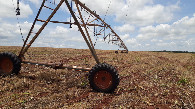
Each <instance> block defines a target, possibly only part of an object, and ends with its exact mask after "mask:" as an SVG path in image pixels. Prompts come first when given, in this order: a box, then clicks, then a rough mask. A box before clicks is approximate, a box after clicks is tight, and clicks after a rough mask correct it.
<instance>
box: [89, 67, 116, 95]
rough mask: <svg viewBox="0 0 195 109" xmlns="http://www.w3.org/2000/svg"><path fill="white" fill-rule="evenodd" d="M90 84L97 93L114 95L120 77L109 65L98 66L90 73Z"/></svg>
mask: <svg viewBox="0 0 195 109" xmlns="http://www.w3.org/2000/svg"><path fill="white" fill-rule="evenodd" d="M89 84H90V87H91V88H92V89H93V90H95V91H97V92H103V93H113V92H114V91H115V89H116V88H117V86H118V85H119V75H118V73H117V70H116V69H115V68H114V67H113V66H111V65H109V64H107V63H101V64H96V65H95V66H94V67H93V68H92V69H91V70H90V72H89Z"/></svg>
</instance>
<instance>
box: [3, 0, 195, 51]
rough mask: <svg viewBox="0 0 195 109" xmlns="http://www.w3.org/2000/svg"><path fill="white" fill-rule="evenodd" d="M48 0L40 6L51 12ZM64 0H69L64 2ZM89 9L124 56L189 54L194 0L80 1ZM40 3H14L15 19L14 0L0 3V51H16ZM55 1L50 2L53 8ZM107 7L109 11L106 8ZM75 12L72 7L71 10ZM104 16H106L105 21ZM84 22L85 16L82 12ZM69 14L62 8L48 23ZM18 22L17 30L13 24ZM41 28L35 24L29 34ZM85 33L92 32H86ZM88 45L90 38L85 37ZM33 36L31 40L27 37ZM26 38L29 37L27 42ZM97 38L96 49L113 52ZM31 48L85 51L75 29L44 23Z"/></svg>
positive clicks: (193, 47) (194, 35)
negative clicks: (170, 52)
mask: <svg viewBox="0 0 195 109" xmlns="http://www.w3.org/2000/svg"><path fill="white" fill-rule="evenodd" d="M53 1H54V0H48V1H47V2H46V5H47V6H49V7H52V8H55V6H56V5H53V4H51V3H49V2H53ZM69 1H70V0H69ZM80 1H81V2H83V3H85V4H86V6H88V7H89V8H90V9H91V10H96V12H97V14H99V15H100V16H101V17H102V18H103V19H104V18H105V21H106V22H107V23H108V24H109V25H111V27H112V28H113V29H114V30H115V32H116V33H117V34H118V35H119V36H120V37H121V38H122V40H123V41H124V43H125V44H126V46H127V47H128V49H129V51H154V50H182V51H195V7H194V6H195V0H106V1H105V0H93V2H91V0H80ZM41 2H42V0H20V9H21V15H20V16H18V17H19V20H17V19H16V18H17V17H16V15H15V12H14V11H15V10H14V7H16V0H7V1H6V2H5V0H0V24H1V25H0V46H22V44H23V42H22V38H21V35H20V31H19V27H18V26H20V27H21V28H22V33H23V36H24V37H26V36H27V34H28V31H29V30H30V27H31V25H32V22H33V20H34V18H35V16H36V13H37V11H38V9H39V7H40V5H41ZM58 2H59V0H56V4H57V3H58ZM108 7H109V8H108ZM73 9H74V11H75V12H76V7H75V5H73ZM51 12H52V11H51V10H48V9H45V8H44V9H43V11H42V12H41V15H40V16H39V19H42V20H46V18H47V16H49V14H50V13H51ZM105 14H106V17H105ZM83 15H84V16H85V17H87V16H88V15H87V13H84V12H83ZM69 19H70V14H69V12H68V10H67V8H66V6H65V4H63V5H62V7H61V8H60V9H59V10H58V12H57V13H56V15H55V16H54V17H53V18H52V20H59V21H69ZM18 21H19V25H18ZM42 24H43V23H40V22H38V23H37V24H36V26H35V29H34V31H33V32H36V31H37V30H38V29H39V28H40V26H41V25H42ZM90 31H91V33H92V31H93V29H91V30H90ZM90 35H91V37H92V41H93V42H95V40H96V37H94V36H93V34H90ZM32 36H33V35H32ZM32 36H31V37H32ZM102 37H103V36H100V37H99V38H98V41H97V45H96V46H95V48H96V49H108V50H109V49H113V50H117V49H119V47H118V46H115V45H112V44H108V43H107V42H104V41H102V40H103V39H102ZM32 46H34V47H42V46H44V47H55V48H78V49H86V48H87V45H86V43H85V42H84V39H83V38H82V36H81V34H80V32H79V31H78V28H77V26H73V28H69V25H63V24H53V23H49V24H48V25H47V26H46V28H45V29H44V30H43V32H42V33H41V34H40V36H39V38H38V39H37V40H36V41H35V43H33V45H32Z"/></svg>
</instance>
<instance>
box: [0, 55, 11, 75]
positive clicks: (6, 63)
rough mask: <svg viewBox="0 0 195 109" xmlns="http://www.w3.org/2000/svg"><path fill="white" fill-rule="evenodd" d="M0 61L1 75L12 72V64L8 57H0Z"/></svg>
mask: <svg viewBox="0 0 195 109" xmlns="http://www.w3.org/2000/svg"><path fill="white" fill-rule="evenodd" d="M0 60H1V61H0V70H1V71H2V73H10V72H12V70H13V62H12V61H11V60H10V59H9V58H8V57H2V58H1V59H0Z"/></svg>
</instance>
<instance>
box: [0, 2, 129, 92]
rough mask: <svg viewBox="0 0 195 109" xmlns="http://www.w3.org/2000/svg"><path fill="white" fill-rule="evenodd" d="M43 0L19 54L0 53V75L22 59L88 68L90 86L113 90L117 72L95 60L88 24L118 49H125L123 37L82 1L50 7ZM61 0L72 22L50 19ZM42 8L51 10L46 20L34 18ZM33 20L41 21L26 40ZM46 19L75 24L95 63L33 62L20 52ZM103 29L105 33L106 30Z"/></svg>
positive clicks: (14, 68) (18, 65) (15, 71)
mask: <svg viewBox="0 0 195 109" xmlns="http://www.w3.org/2000/svg"><path fill="white" fill-rule="evenodd" d="M46 1H47V0H43V2H42V4H41V7H40V9H39V11H38V13H37V15H36V18H35V20H34V22H33V25H32V27H31V29H30V31H29V33H28V35H27V37H26V40H24V45H23V46H22V49H21V51H20V53H19V55H18V56H17V55H16V54H14V53H11V52H3V53H0V75H3V76H7V75H13V74H18V73H19V72H20V69H21V64H22V63H23V64H32V65H41V66H45V67H51V68H54V69H69V70H76V71H86V72H89V76H88V78H89V84H90V86H91V88H92V89H93V90H95V91H99V92H104V93H110V92H114V90H115V89H116V88H117V86H118V84H119V75H118V72H117V70H116V69H115V68H114V67H113V66H112V65H109V64H107V63H101V62H100V61H99V59H98V56H97V54H96V51H95V49H94V45H95V44H93V43H92V40H91V38H90V33H89V28H90V27H94V36H103V39H104V41H105V40H108V41H109V42H111V43H112V44H116V45H118V46H119V47H120V48H123V50H121V52H122V53H128V49H127V47H126V46H125V44H124V43H123V41H122V40H121V38H120V37H119V36H118V35H117V34H116V32H114V30H113V29H112V28H111V26H110V25H108V24H107V23H106V22H105V20H103V19H102V18H100V16H99V15H98V14H96V12H95V11H91V10H90V9H89V8H88V7H87V6H85V4H83V3H81V2H80V1H79V0H72V1H71V3H69V2H68V0H60V2H59V3H58V4H57V5H56V7H55V8H54V9H52V8H50V7H48V6H45V2H46ZM72 2H74V3H75V6H76V9H77V11H73V8H72ZM50 3H51V2H50ZM63 3H65V4H66V6H67V8H68V10H69V11H70V14H71V16H72V18H73V19H74V22H71V19H70V22H60V21H51V19H52V17H53V16H54V14H55V13H56V12H57V10H58V9H59V8H60V7H61V6H62V4H63ZM54 4H55V2H54ZM43 8H47V9H50V10H52V13H51V14H50V15H49V17H48V18H47V20H41V19H38V17H39V15H40V13H41V11H42V9H43ZM83 10H84V11H85V12H86V13H87V14H88V15H89V17H88V19H86V18H85V19H84V16H83V15H82V11H83ZM76 12H77V13H78V14H79V16H76ZM16 15H20V9H19V0H18V5H17V9H16ZM37 21H40V22H43V25H42V26H41V27H40V29H39V30H38V31H37V32H36V33H35V35H34V37H32V39H31V40H30V41H28V39H29V37H30V36H31V34H32V33H33V32H32V31H33V28H34V26H35V24H36V22H37ZM49 22H52V23H62V24H69V25H70V27H71V25H77V26H78V29H79V31H80V32H81V34H82V36H83V38H84V40H85V42H86V44H87V46H88V47H89V49H90V51H91V54H92V55H93V57H94V59H95V61H96V63H97V64H96V65H95V66H94V67H92V68H82V67H75V66H65V65H63V63H59V64H56V63H41V62H33V61H27V60H25V57H24V54H25V53H26V52H27V50H28V49H29V47H30V46H31V45H32V43H33V42H34V41H35V40H36V39H37V37H38V36H39V34H40V33H41V32H42V30H43V29H44V28H45V26H46V25H47V24H48V23H49ZM95 22H96V23H95ZM96 27H99V28H101V29H100V31H99V32H97V31H96V32H95V28H96ZM96 30H97V29H96ZM108 31H109V32H108ZM106 32H108V33H107V34H106ZM96 40H97V39H96ZM27 42H28V44H27Z"/></svg>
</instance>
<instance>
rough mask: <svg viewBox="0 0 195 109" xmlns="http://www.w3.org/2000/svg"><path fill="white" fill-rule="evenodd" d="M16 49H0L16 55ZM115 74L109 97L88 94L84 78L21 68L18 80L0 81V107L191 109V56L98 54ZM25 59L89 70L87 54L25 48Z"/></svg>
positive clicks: (194, 66)
mask: <svg viewBox="0 0 195 109" xmlns="http://www.w3.org/2000/svg"><path fill="white" fill-rule="evenodd" d="M19 50H20V47H0V52H3V51H10V52H14V53H16V54H18V53H19ZM97 54H98V56H99V58H100V60H101V61H102V62H107V63H109V64H112V65H113V66H115V67H116V68H117V69H118V72H119V74H120V84H119V86H118V88H117V90H116V91H115V93H114V94H104V93H96V92H93V91H92V90H91V88H90V87H89V84H88V80H87V73H83V72H76V71H68V70H66V69H65V70H54V69H50V68H46V67H41V66H33V65H22V69H21V72H20V74H19V75H18V76H13V77H5V78H3V77H0V87H1V88H0V108H18V109H19V108H30V109H34V108H71V109H72V108H137V109H140V108H160V109H164V108H186V109H191V108H194V107H195V78H194V77H195V55H194V54H187V53H163V52H161V53H158V52H129V53H128V54H115V53H114V52H113V51H101V50H97ZM25 57H26V58H27V59H30V60H33V61H41V62H59V61H61V62H63V63H64V64H67V65H77V66H83V67H89V68H91V67H92V66H94V65H95V60H94V59H93V57H92V56H91V54H90V52H89V50H77V49H58V48H55V49H54V48H30V50H29V51H28V53H27V54H26V55H25Z"/></svg>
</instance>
